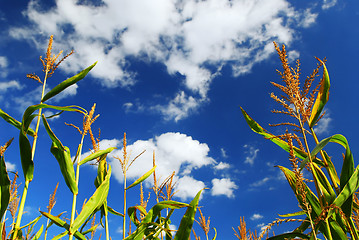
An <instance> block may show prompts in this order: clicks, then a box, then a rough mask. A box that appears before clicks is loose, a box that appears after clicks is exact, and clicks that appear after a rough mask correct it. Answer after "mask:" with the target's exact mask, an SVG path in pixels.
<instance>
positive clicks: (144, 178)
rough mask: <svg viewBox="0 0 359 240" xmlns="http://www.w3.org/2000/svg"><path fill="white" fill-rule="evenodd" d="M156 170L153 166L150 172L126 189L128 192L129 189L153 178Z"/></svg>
mask: <svg viewBox="0 0 359 240" xmlns="http://www.w3.org/2000/svg"><path fill="white" fill-rule="evenodd" d="M155 169H156V166H153V168H152V169H151V170H150V171H148V172H146V173H145V174H143V175H142V177H140V178H138V179H137V180H136V181H135V182H134V183H132V184H131V185H130V186H128V187H127V188H126V190H128V189H130V188H132V187H134V186H136V185H138V184H140V183H141V182H143V181H145V180H146V179H147V178H148V177H149V176H151V174H152V173H153V172H154V171H155Z"/></svg>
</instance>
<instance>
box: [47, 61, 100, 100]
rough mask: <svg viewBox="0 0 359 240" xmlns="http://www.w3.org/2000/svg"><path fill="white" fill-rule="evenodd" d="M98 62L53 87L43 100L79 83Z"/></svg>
mask: <svg viewBox="0 0 359 240" xmlns="http://www.w3.org/2000/svg"><path fill="white" fill-rule="evenodd" d="M96 63H97V62H95V63H94V64H92V65H91V66H89V67H88V68H86V69H84V70H82V71H81V72H79V73H78V74H76V75H75V76H73V77H71V78H69V79H67V80H65V81H63V82H62V83H60V84H59V85H57V86H56V87H54V88H53V89H51V90H50V91H49V92H48V93H47V94H46V95H45V96H44V97H43V98H42V100H41V102H45V101H47V100H49V99H50V98H52V97H54V96H56V95H57V94H59V93H60V92H62V91H63V90H65V89H66V88H68V87H70V86H71V85H73V84H75V83H77V82H78V81H80V80H81V79H83V78H84V77H85V76H86V75H87V73H88V72H89V71H90V70H91V69H92V68H93V67H94V66H95V65H96Z"/></svg>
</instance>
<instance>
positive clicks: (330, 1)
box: [322, 0, 337, 9]
mask: <svg viewBox="0 0 359 240" xmlns="http://www.w3.org/2000/svg"><path fill="white" fill-rule="evenodd" d="M336 4H337V0H323V5H322V9H328V8H331V7H334V6H335V5H336Z"/></svg>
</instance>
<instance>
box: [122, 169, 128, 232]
mask: <svg viewBox="0 0 359 240" xmlns="http://www.w3.org/2000/svg"><path fill="white" fill-rule="evenodd" d="M123 178H124V181H123V224H122V229H123V232H122V238H123V239H125V237H126V208H127V206H126V192H127V190H126V187H127V186H126V171H124V172H123Z"/></svg>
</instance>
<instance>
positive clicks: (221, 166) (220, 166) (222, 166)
mask: <svg viewBox="0 0 359 240" xmlns="http://www.w3.org/2000/svg"><path fill="white" fill-rule="evenodd" d="M230 167H231V165H229V164H228V163H225V162H219V163H218V164H217V165H215V166H214V169H216V170H224V169H228V168H230Z"/></svg>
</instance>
